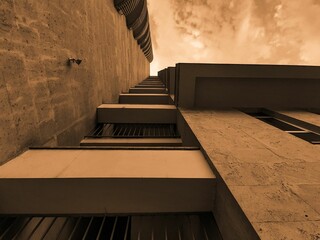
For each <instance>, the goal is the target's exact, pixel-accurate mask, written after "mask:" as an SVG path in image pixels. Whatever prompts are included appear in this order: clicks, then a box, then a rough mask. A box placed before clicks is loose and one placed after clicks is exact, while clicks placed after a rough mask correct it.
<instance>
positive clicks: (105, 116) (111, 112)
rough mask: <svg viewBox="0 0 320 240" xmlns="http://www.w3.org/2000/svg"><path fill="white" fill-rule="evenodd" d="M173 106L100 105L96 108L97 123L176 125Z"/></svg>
mask: <svg viewBox="0 0 320 240" xmlns="http://www.w3.org/2000/svg"><path fill="white" fill-rule="evenodd" d="M176 111H177V110H176V107H175V106H174V105H150V104H149V105H148V104H102V105H100V106H99V107H98V108H97V122H98V123H176V113H177V112H176Z"/></svg>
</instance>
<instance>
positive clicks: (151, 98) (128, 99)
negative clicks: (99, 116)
mask: <svg viewBox="0 0 320 240" xmlns="http://www.w3.org/2000/svg"><path fill="white" fill-rule="evenodd" d="M169 102H170V99H169V97H168V94H139V93H130V94H128V93H122V94H120V95H119V103H121V104H169Z"/></svg>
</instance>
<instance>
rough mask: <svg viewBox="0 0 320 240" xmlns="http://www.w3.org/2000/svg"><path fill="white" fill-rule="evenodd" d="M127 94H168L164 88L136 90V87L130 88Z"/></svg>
mask: <svg viewBox="0 0 320 240" xmlns="http://www.w3.org/2000/svg"><path fill="white" fill-rule="evenodd" d="M129 93H146V94H150V93H168V90H167V89H166V88H155V87H152V88H138V87H136V88H135V87H134V88H130V89H129Z"/></svg>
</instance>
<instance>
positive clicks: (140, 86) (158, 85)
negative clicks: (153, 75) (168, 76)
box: [134, 83, 165, 88]
mask: <svg viewBox="0 0 320 240" xmlns="http://www.w3.org/2000/svg"><path fill="white" fill-rule="evenodd" d="M164 87H165V86H164V85H163V84H148V83H146V84H138V85H136V86H135V87H134V88H164Z"/></svg>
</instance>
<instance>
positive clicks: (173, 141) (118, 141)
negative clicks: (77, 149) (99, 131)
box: [80, 138, 182, 146]
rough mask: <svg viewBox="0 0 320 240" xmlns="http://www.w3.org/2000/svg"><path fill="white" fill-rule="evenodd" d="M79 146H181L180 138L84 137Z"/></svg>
mask: <svg viewBox="0 0 320 240" xmlns="http://www.w3.org/2000/svg"><path fill="white" fill-rule="evenodd" d="M80 145H81V146H127V145H129V146H181V145H182V140H181V138H85V139H83V140H82V141H81V142H80Z"/></svg>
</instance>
